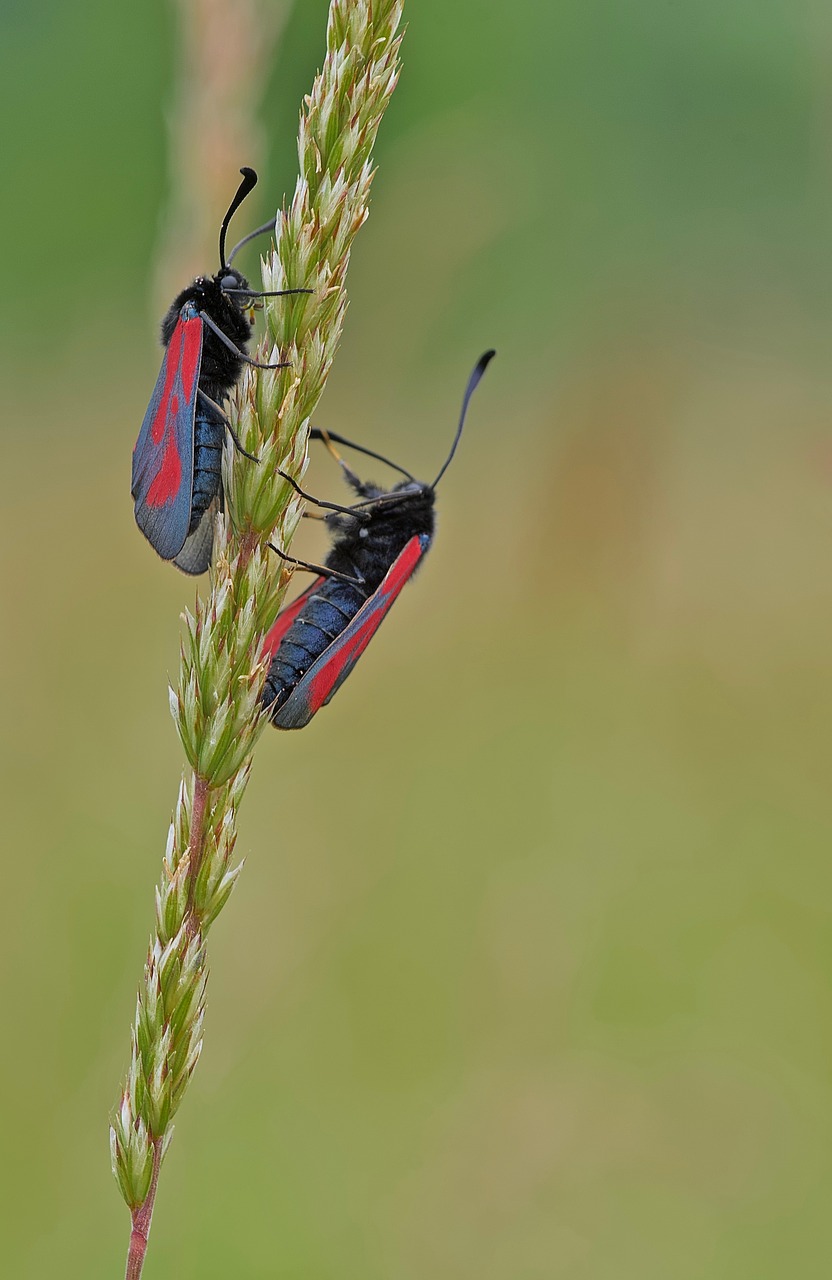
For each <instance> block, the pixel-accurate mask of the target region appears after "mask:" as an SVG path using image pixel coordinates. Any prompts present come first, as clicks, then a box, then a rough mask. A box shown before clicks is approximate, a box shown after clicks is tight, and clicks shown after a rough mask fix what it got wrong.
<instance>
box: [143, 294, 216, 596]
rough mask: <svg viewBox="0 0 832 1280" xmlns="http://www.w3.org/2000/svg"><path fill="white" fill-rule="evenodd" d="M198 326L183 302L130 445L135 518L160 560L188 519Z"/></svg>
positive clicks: (180, 538) (170, 555)
mask: <svg viewBox="0 0 832 1280" xmlns="http://www.w3.org/2000/svg"><path fill="white" fill-rule="evenodd" d="M202 331H203V325H202V320H201V319H200V318H199V315H198V314H197V313H196V311H195V310H193V308H192V307H191V305H190V304H186V306H184V307H183V308H182V311H181V312H180V315H179V319H178V320H177V322H176V327H175V328H174V330H173V333H172V334H171V339H170V342H169V343H168V345H167V347H166V348H165V354H164V357H163V359H162V367H161V369H160V370H159V377H158V378H157V379H156V386H155V387H154V390H153V395H152V396H151V398H150V404H149V405H148V406H147V412H146V414H145V415H144V421H143V423H142V428H141V431H140V432H139V438H138V440H137V441H136V447H135V449H134V450H133V480H132V485H131V492H132V494H133V497H134V499H135V503H136V507H135V513H136V523H137V524H138V526H139V528H140V529H141V531H142V533H143V534H144V535H145V537H146V538H147V539H148V540H149V542H151V543H152V545H153V546H154V547H155V549H156V551H158V553H159V555H160V556H161V557H162V559H163V560H173V559H174V558H175V557H176V556H177V555H178V554H179V552H180V551H181V550H182V548H183V547H184V545H185V540H186V539H187V537H188V525H189V524H190V521H191V499H192V495H193V482H194V415H195V413H196V400H197V391H198V389H199V373H200V368H201V365H202V336H203V334H202ZM195 532H196V531H195ZM206 567H207V566H206ZM186 572H193V571H192V570H186Z"/></svg>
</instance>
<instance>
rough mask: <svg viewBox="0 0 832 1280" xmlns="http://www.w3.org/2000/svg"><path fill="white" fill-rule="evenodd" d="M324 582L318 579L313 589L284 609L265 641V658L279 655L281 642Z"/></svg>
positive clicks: (310, 588) (309, 589) (306, 591)
mask: <svg viewBox="0 0 832 1280" xmlns="http://www.w3.org/2000/svg"><path fill="white" fill-rule="evenodd" d="M324 582H325V579H324V578H316V579H315V581H314V582H313V583H312V586H311V587H307V589H306V590H305V591H304V592H303V594H302V595H299V596H298V598H297V600H293V601H292V603H291V604H288V605H287V606H286V608H285V609H283V610H282V611H281V612H280V613H279V614H278V616H277V618H276V619H275V621H274V623H273V624H272V628H271V630H270V631H269V632H267V634H266V638H265V640H264V641H263V656H264V657H266V658H273V657H274V655H275V654H276V653H277V650H278V648H279V646H280V642H281V640H282V639H283V637H284V636H285V634H286V632H287V631H288V630H289V628H290V627H291V625H292V623H293V622H294V620H295V618H296V617H297V616H298V614H299V613H300V611H301V609H302V608H303V606H304V605H305V604H306V602H307V600H308V599H309V597H310V596H311V595H314V593H315V592H316V591H317V590H318V589H319V588H320V587H321V586H322V585H323V583H324Z"/></svg>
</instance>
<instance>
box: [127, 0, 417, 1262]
mask: <svg viewBox="0 0 832 1280" xmlns="http://www.w3.org/2000/svg"><path fill="white" fill-rule="evenodd" d="M403 3H404V0H332V3H331V5H330V10H329V23H328V28H327V54H326V59H325V61H324V65H323V68H322V70H321V72H320V74H319V75H318V77H317V78H316V80H315V83H314V86H313V89H312V93H311V94H310V95H309V97H308V98H306V99H305V101H304V105H303V109H302V112H301V120H300V131H299V137H298V155H299V161H300V176H299V177H298V181H297V185H296V188H295V193H294V197H293V199H292V203H291V205H290V207H289V208H288V210H285V211H282V212H281V213H279V214H278V216H277V220H276V225H275V241H276V244H275V249H274V250H273V251H272V252H271V254H270V256H269V258H268V260H267V261H266V262H265V264H264V268H263V287H264V289H267V290H273V289H286V288H296V287H307V288H310V289H311V290H312V293H311V295H309V296H305V295H301V296H297V297H292V298H287V299H268V300H266V320H267V325H268V339H267V340H266V341H265V342H264V343H263V344H262V345H261V348H260V351H259V358H260V359H261V360H274V359H276V358H277V353H278V352H279V353H280V358H281V359H284V360H288V361H289V362H290V365H289V367H288V368H285V369H280V370H265V369H256V370H255V369H251V368H249V369H248V370H247V372H246V375H245V377H244V379H243V382H242V384H241V387H240V390H239V392H238V393H237V396H236V399H235V401H234V403H233V404H232V405H231V406H230V416H231V419H232V421H233V423H234V426H235V429H236V431H237V433H238V435H239V436H240V438H241V439H242V441H243V443H244V445H245V448H246V449H247V450H248V451H249V452H250V453H253V454H255V455H256V456H257V457H258V458H259V460H260V461H259V464H258V465H254V464H253V463H251V462H250V461H249V460H248V459H246V458H244V457H242V456H241V455H239V454H238V453H237V452H236V451H235V449H234V447H233V445H231V444H230V442H229V443H228V444H227V447H226V453H225V458H224V484H225V494H226V511H225V514H224V516H222V517H221V518H220V519H219V521H218V529H217V535H216V539H215V558H214V567H213V570H212V575H211V592H210V595H209V596H208V599H207V600H205V601H202V600H198V601H197V605H196V610H195V613H194V614H190V613H186V615H185V634H184V637H183V642H182V656H181V665H180V680H179V688H178V690H177V691H176V692H174V691H173V690H171V709H172V712H173V717H174V720H175V722H176V725H177V729H178V731H179V737H180V739H181V742H182V746H183V748H184V751H185V756H186V758H187V761H188V764H189V765H190V769H191V770H192V773H189V774H188V775H187V776H186V777H185V778H184V779H183V781H182V785H181V787H180V791H179V799H178V803H177V806H176V812H175V815H174V818H173V821H172V823H171V828H170V833H169V836H168V843H167V849H166V852H165V858H164V864H163V870H162V879H161V883H160V884H159V886H158V888H157V891H156V931H155V935H154V937H153V938H152V940H151V943H150V949H149V952H148V957H147V962H146V964H145V969H144V977H143V980H142V983H141V986H140V988H139V993H138V999H137V1004H136V1017H135V1021H134V1023H133V1028H132V1039H131V1057H130V1067H129V1070H128V1073H127V1079H126V1081H125V1084H124V1088H123V1091H122V1095H121V1102H120V1104H119V1106H118V1108H117V1110H116V1113H115V1115H114V1117H113V1121H112V1127H111V1130H110V1140H111V1149H112V1162H113V1171H114V1173H115V1176H116V1179H117V1180H118V1184H119V1187H120V1189H121V1193H122V1195H123V1196H124V1199H125V1200H126V1202H127V1205H128V1206H129V1208H130V1211H131V1215H132V1232H131V1238H130V1248H129V1253H128V1259H127V1280H138V1277H139V1276H140V1275H141V1272H142V1266H143V1263H144V1257H145V1252H146V1249H147V1239H148V1234H149V1232H150V1225H151V1220H152V1215H153V1207H154V1202H155V1198H156V1191H157V1184H158V1177H159V1170H160V1166H161V1163H162V1160H163V1158H164V1155H165V1152H166V1151H167V1148H168V1145H169V1143H170V1140H171V1137H172V1134H173V1125H172V1121H173V1117H174V1115H175V1114H176V1111H177V1109H178V1107H179V1104H180V1103H181V1101H182V1098H183V1096H184V1093H185V1090H186V1089H187V1087H188V1082H189V1080H190V1078H191V1075H192V1074H193V1071H194V1068H195V1067H196V1064H197V1061H198V1059H199V1055H200V1052H201V1049H202V1027H203V1018H204V1011H205V984H206V977H207V967H206V948H205V938H206V935H207V932H208V929H209V927H210V926H211V924H212V923H213V922H214V920H215V919H216V917H217V916H218V915H219V913H220V911H221V910H222V908H223V906H224V905H225V903H226V902H227V900H228V898H229V896H230V894H231V890H232V889H233V887H234V883H235V881H236V878H237V876H238V875H239V873H240V869H241V867H240V866H239V865H237V866H234V865H232V859H233V853H234V845H235V841H236V834H237V831H236V824H237V810H238V808H239V804H240V801H241V799H242V796H243V793H244V791H245V787H246V783H247V781H248V776H249V770H250V767H251V758H252V754H253V751H254V746H255V744H256V742H257V739H258V738H259V736H260V734H261V732H262V730H263V728H264V727H265V725H266V723H267V720H266V717H265V716H264V715H263V712H262V710H261V706H260V693H261V689H262V686H263V680H264V677H265V673H266V669H267V663H266V661H265V660H263V659H262V658H261V648H262V641H263V637H264V635H265V633H266V631H267V630H268V628H269V627H270V626H271V624H272V622H273V621H274V619H275V617H276V616H277V613H278V611H279V609H280V606H281V603H282V600H283V596H284V593H285V589H286V585H287V582H288V578H289V575H288V574H287V572H286V569H285V567H284V565H283V563H282V562H281V561H280V560H279V559H278V557H277V556H275V555H274V553H273V552H271V551H269V549H268V546H267V544H268V542H269V541H274V542H276V543H277V544H278V545H280V546H281V547H284V548H285V547H287V546H288V545H289V542H290V541H291V538H292V535H293V534H294V531H295V528H296V527H297V524H298V521H299V520H300V517H301V514H302V505H303V504H302V500H301V499H300V498H299V496H298V495H297V493H296V492H295V491H294V490H293V489H292V487H291V486H290V485H289V484H288V483H286V481H285V480H283V479H281V477H280V475H279V470H278V469H282V470H284V471H286V472H288V473H289V474H290V475H292V476H293V477H294V478H295V479H300V478H301V477H302V475H303V472H304V470H305V467H306V448H307V439H308V425H309V419H310V416H311V414H312V413H313V411H314V409H315V407H316V405H317V403H318V400H319V399H320V396H321V393H322V392H323V389H324V385H325V383H326V379H327V376H328V374H329V370H330V368H331V366H332V361H333V359H334V356H335V352H336V349H337V346H338V341H339V338H340V335H341V329H342V325H343V320H344V312H345V308H346V294H345V290H344V282H345V277H346V271H347V266H348V264H349V257H350V249H351V246H352V241H353V237H354V236H355V234H356V232H357V231H358V229H359V227H360V226H361V225H362V223H363V222H364V220H365V218H366V217H367V206H368V200H369V194H370V185H371V181H372V176H373V167H372V151H373V144H374V142H375V137H376V133H377V131H378V126H379V124H380V122H381V117H382V115H383V113H384V110H385V108H386V106H387V103H388V102H389V100H390V95H391V94H392V92H393V89H394V88H395V85H396V79H397V75H398V66H399V64H398V49H399V43H400V41H399V38H397V37H396V32H397V30H398V28H399V24H400V22H401V15H402V8H403Z"/></svg>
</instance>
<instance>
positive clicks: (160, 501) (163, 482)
mask: <svg viewBox="0 0 832 1280" xmlns="http://www.w3.org/2000/svg"><path fill="white" fill-rule="evenodd" d="M181 484H182V460H181V459H180V457H179V449H178V447H177V444H176V439H175V437H174V436H171V437H170V439H169V440H168V442H167V444H166V445H165V452H164V453H163V455H162V463H161V466H160V467H159V470H158V471H157V472H156V474H155V476H154V477H153V483H152V484H151V486H150V488H149V489H148V491H147V505H148V506H149V507H164V506H165V505H166V504H167V503H168V502H172V501H173V499H174V498H175V497H176V495H177V494H178V493H179V487H180V485H181Z"/></svg>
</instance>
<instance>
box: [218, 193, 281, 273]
mask: <svg viewBox="0 0 832 1280" xmlns="http://www.w3.org/2000/svg"><path fill="white" fill-rule="evenodd" d="M238 203H239V202H238ZM274 224H275V219H274V218H269V221H268V222H264V223H263V225H262V227H258V228H257V230H256V231H249V233H248V235H247V236H243V238H242V240H238V241H237V243H236V244H235V246H234V248H233V249H232V250H231V252H230V253H229V255H228V262H226V263H225V264H224V265H225V266H227V267H230V266H231V263H232V262H233V261H234V259H235V257H236V256H237V253H238V251H239V250H240V249H242V247H243V245H244V244H248V242H249V240H256V239H257V237H258V236H262V235H264V234H265V233H266V232H267V231H274Z"/></svg>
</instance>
